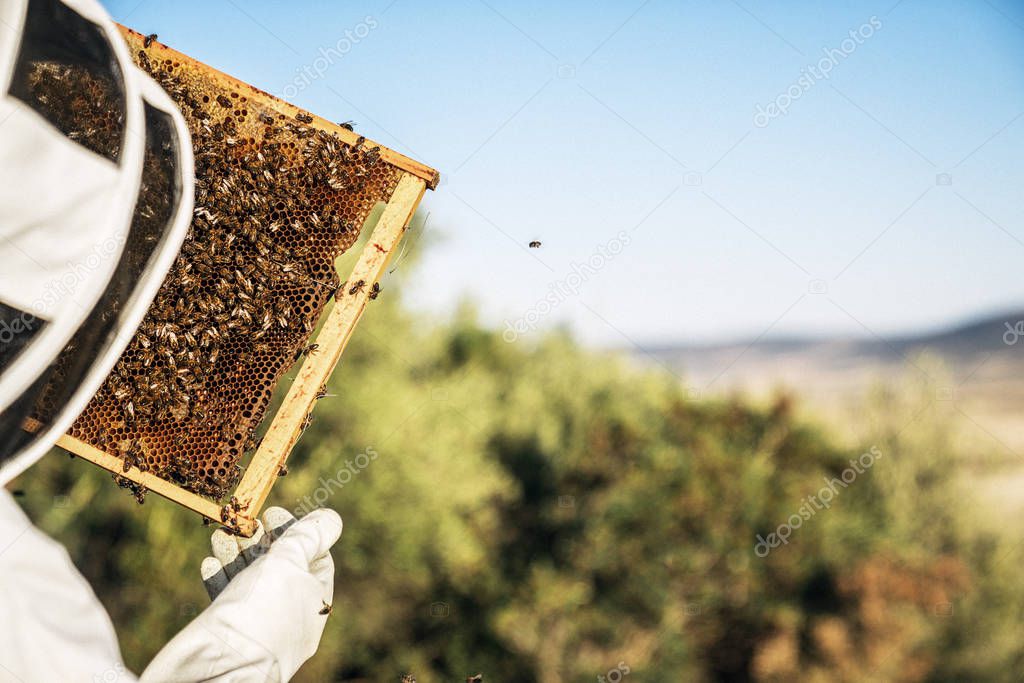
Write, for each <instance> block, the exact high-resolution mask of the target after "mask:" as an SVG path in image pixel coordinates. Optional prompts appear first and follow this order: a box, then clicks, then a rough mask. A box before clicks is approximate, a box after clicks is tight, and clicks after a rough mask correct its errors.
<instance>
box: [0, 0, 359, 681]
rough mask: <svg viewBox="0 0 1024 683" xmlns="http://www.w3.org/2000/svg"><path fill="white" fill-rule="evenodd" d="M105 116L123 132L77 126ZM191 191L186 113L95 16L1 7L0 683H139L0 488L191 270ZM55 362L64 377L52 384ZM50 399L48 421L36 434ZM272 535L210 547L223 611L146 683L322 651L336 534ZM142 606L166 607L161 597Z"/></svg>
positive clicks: (174, 643)
mask: <svg viewBox="0 0 1024 683" xmlns="http://www.w3.org/2000/svg"><path fill="white" fill-rule="evenodd" d="M55 92H59V94H57V95H55V94H54V93H55ZM75 98H77V99H75ZM71 99H75V101H77V102H78V103H79V104H78V105H76V106H78V107H79V109H78V110H75V111H76V112H78V111H81V110H89V109H90V106H89V105H94V106H92V109H93V114H88V111H87V113H86V114H82V115H79V114H78V113H75V114H73V115H72V116H71V117H70V120H69V116H68V109H67V107H64V106H63V105H61V104H60V102H58V100H63V101H69V100H71ZM82 103H85V104H82ZM95 112H99V116H101V117H102V118H103V121H104V124H103V125H104V126H108V127H110V128H112V129H113V131H114V133H113V134H111V135H109V136H107V137H104V136H101V135H97V131H98V130H99V129H98V128H96V127H95V126H94V125H93V123H90V122H88V121H84V120H82V117H84V116H86V115H93V116H96V114H95ZM111 122H113V123H111ZM105 130H106V128H104V131H105ZM144 155H150V156H149V157H146V158H153V157H155V158H157V159H159V160H160V161H161V162H165V163H163V164H156V165H154V164H146V165H144V164H143V159H144ZM151 167H152V168H151ZM146 173H153V174H160V173H163V174H164V178H163V179H164V180H167V181H169V182H170V185H171V186H173V187H174V188H175V191H174V193H173V197H168V198H167V201H166V202H164V203H165V204H166V205H167V207H166V212H165V213H160V214H159V221H157V224H158V225H157V227H158V228H161V229H159V230H158V231H157V232H156V233H155V234H153V233H152V232H146V230H149V229H150V228H149V227H146V228H145V229H143V228H138V224H139V222H137V221H135V220H134V217H135V216H136V215H142V214H145V215H146V217H147V218H150V217H151V216H153V215H157V214H154V213H152V212H150V209H149V208H148V205H147V208H146V209H145V210H144V211H143V210H140V208H139V207H140V206H141V205H142V204H143V202H142V201H141V200H140V199H139V197H140V196H141V195H140V188H142V187H144V186H145V185H146V182H145V179H146V178H147V177H148V176H146V175H145V174H146ZM192 185H193V162H192V151H191V142H190V140H189V137H188V130H187V128H186V127H185V123H184V120H183V118H182V117H181V114H180V112H178V111H177V109H176V108H175V106H174V104H173V103H172V102H171V100H170V99H169V98H168V97H167V95H166V94H165V93H164V92H163V91H162V90H161V89H160V87H159V86H158V85H156V83H154V82H153V81H152V80H151V79H149V77H148V76H146V75H145V74H143V73H142V72H141V71H139V70H138V69H137V68H135V66H134V65H133V64H132V62H131V59H130V57H129V55H128V52H127V48H126V46H125V44H124V41H123V40H122V39H121V37H120V35H119V34H118V31H117V29H116V27H115V26H114V25H113V23H112V22H111V20H110V18H109V16H107V14H106V12H104V10H103V9H102V8H101V7H100V6H99V4H98V3H97V2H96V1H95V0H0V683H5V682H7V681H15V682H19V683H37V682H38V683H75V682H77V681H82V682H114V681H132V680H135V676H134V675H133V674H132V673H131V672H129V671H128V670H127V669H126V668H125V666H124V664H123V663H122V660H121V655H120V652H119V649H118V645H117V638H116V636H115V634H114V629H113V626H112V624H111V622H110V619H109V617H108V616H107V614H106V612H105V611H104V609H103V607H102V606H101V605H100V604H99V602H98V600H97V599H96V596H95V594H94V593H93V591H92V589H91V588H90V587H89V585H88V584H87V583H86V581H85V579H84V578H83V577H82V576H81V575H80V574H79V573H78V571H77V570H76V569H75V567H74V565H73V564H72V563H71V561H70V558H69V556H68V554H67V552H66V551H65V550H64V549H63V548H62V547H61V546H60V545H59V544H57V543H56V542H55V541H53V540H51V539H49V538H47V537H46V536H45V535H44V534H43V533H42V532H40V531H39V530H38V529H36V528H35V527H34V526H33V525H32V524H31V522H30V521H29V520H28V518H27V517H26V516H25V514H24V513H23V512H22V511H21V509H20V508H19V507H18V505H17V504H16V503H15V502H14V500H13V499H12V498H11V496H10V495H9V494H8V493H7V491H6V489H5V488H4V487H5V486H6V485H7V484H8V483H9V482H10V481H11V480H12V479H13V478H14V477H16V476H18V475H19V474H21V473H22V472H24V471H25V470H26V469H28V468H29V467H31V465H32V464H34V463H35V462H37V461H38V459H39V458H41V457H42V456H43V455H44V454H45V453H46V452H47V451H48V450H49V449H50V448H51V447H52V445H53V443H54V442H55V441H56V439H57V437H58V436H59V435H60V434H63V433H64V432H65V431H66V430H67V428H68V427H69V426H70V425H71V423H72V422H73V421H74V419H75V417H76V416H77V415H78V414H79V413H80V412H81V410H82V409H83V408H84V407H85V405H86V403H87V402H88V401H89V400H90V398H91V397H92V396H93V395H94V394H95V392H96V390H97V389H98V388H99V386H100V384H101V383H102V382H103V380H104V379H105V378H106V376H107V375H108V374H109V372H110V370H111V368H112V367H113V366H114V364H115V363H116V361H117V359H118V358H119V357H120V355H121V353H122V352H123V350H124V348H125V346H126V345H127V344H128V342H129V341H130V339H131V337H132V334H133V333H134V331H135V330H136V329H137V327H138V325H139V323H140V321H141V320H142V317H143V315H144V314H145V312H146V310H147V308H148V306H149V304H150V303H151V301H152V299H153V296H154V295H155V294H156V291H157V288H158V287H159V286H160V284H161V282H162V281H163V279H164V277H165V275H166V273H167V272H168V269H169V267H170V265H171V264H172V263H173V261H174V259H175V258H176V257H177V254H178V252H179V248H180V245H181V241H182V239H183V238H184V235H185V232H186V229H187V227H188V224H189V221H190V219H191V216H192V197H193V187H192ZM155 186H156V187H163V185H155ZM137 200H138V201H137ZM150 222H153V221H150ZM126 245H127V246H126ZM129 253H130V254H131V258H126V256H127V255H128V254H129ZM58 360H60V361H61V362H63V365H61V367H62V368H63V370H64V371H65V374H53V373H52V372H51V369H52V368H54V367H56V365H57V362H58ZM52 387H55V388H54V389H53V391H54V393H53V394H52V395H51V398H52V403H53V405H54V408H53V412H52V414H49V415H45V416H42V417H40V420H39V424H40V425H41V426H39V427H38V428H37V429H35V431H29V430H26V429H23V427H24V426H25V425H26V418H28V417H30V416H34V415H37V413H36V412H35V407H36V406H37V405H40V404H39V403H38V401H39V399H40V397H41V396H43V395H44V393H45V391H46V390H47V389H49V388H52ZM28 476H31V474H29V475H28ZM262 528H266V529H268V530H269V532H268V534H266V535H262V536H261V535H259V534H258V535H257V536H254V538H253V539H251V540H245V541H242V540H239V539H236V537H233V536H229V535H228V534H227V533H226V532H224V531H217V532H214V537H213V557H210V558H207V559H206V560H205V561H204V562H203V563H202V567H201V576H202V579H203V580H204V581H205V583H206V587H207V590H208V592H209V593H210V595H211V597H213V598H214V600H213V603H212V604H211V605H210V607H209V608H207V609H206V610H205V611H204V612H202V613H201V614H200V615H199V616H197V617H196V618H195V619H194V620H193V621H192V623H191V624H189V625H188V626H187V627H186V628H185V629H184V630H183V631H182V632H181V633H180V634H178V635H177V636H176V637H175V638H174V639H172V640H171V642H170V643H168V644H167V645H166V647H164V649H163V650H162V651H161V652H160V653H159V654H158V655H157V657H156V658H155V659H154V660H153V662H151V663H150V665H149V667H147V668H146V670H145V672H143V674H142V677H141V680H144V681H159V682H161V683H164V682H171V681H285V680H288V679H289V678H291V676H292V675H293V674H294V673H295V671H296V670H297V669H298V668H299V667H300V666H301V665H302V663H303V662H304V661H306V660H307V659H308V658H309V657H310V656H312V654H313V653H314V652H315V651H316V648H317V645H318V644H319V641H320V637H321V635H322V634H323V629H324V625H325V623H326V620H327V617H328V614H329V612H330V609H329V606H330V604H331V602H332V600H333V579H334V564H333V561H332V560H331V557H330V553H329V549H330V547H331V546H332V545H333V544H334V543H335V542H336V541H337V540H338V537H339V536H340V535H341V529H342V524H341V518H340V517H338V515H337V514H336V513H334V512H332V511H329V510H317V511H315V512H313V513H311V514H309V515H307V516H306V517H304V518H302V519H301V520H295V519H294V518H293V517H292V516H291V515H289V514H288V513H287V512H285V511H284V510H281V509H280V508H271V509H270V510H267V513H266V514H265V515H264V517H263V526H262V527H261V532H260V534H262ZM146 589H147V590H149V591H150V592H151V594H152V596H153V599H154V600H159V599H161V591H160V586H159V585H148V586H146Z"/></svg>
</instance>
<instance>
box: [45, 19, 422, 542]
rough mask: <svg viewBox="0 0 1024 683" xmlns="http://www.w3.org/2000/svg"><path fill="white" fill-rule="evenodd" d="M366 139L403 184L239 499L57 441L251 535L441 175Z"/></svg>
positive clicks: (241, 86)
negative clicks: (219, 497)
mask: <svg viewBox="0 0 1024 683" xmlns="http://www.w3.org/2000/svg"><path fill="white" fill-rule="evenodd" d="M121 30H122V33H123V34H124V37H125V40H126V41H127V42H128V45H129V48H130V49H132V50H138V49H139V48H140V47H141V46H142V44H143V41H144V37H143V36H142V34H140V33H138V32H136V31H132V30H131V29H128V28H125V27H121ZM153 47H155V48H156V50H158V51H159V52H160V53H161V55H162V56H167V57H169V58H171V59H174V60H176V61H180V62H183V63H185V62H187V63H190V64H192V65H195V66H196V67H197V68H202V69H203V70H204V71H206V73H207V74H208V75H209V76H211V77H212V78H214V79H215V80H216V81H217V82H219V83H221V84H223V85H224V86H225V87H227V88H232V89H238V90H246V91H249V93H250V95H249V97H250V98H252V99H255V100H258V101H259V102H260V103H262V104H264V105H266V106H268V107H271V108H272V109H275V110H277V111H278V112H280V113H283V114H286V115H288V116H290V117H294V116H295V115H296V114H297V113H300V112H303V110H301V109H299V108H298V107H295V106H294V105H291V104H289V103H287V102H285V101H283V100H281V99H279V98H277V97H274V96H273V95H270V94H268V93H266V92H264V91H262V90H259V89H258V88H255V87H253V86H251V85H248V84H246V83H243V82H241V81H239V80H237V79H235V78H233V77H231V76H228V75H227V74H224V73H222V72H219V71H216V70H215V69H212V68H210V67H208V66H206V65H203V64H201V63H199V62H197V61H196V60H194V59H192V58H191V57H188V56H187V55H184V54H182V53H180V52H177V51H175V50H172V49H171V48H169V47H167V46H165V45H162V44H159V43H155V42H154V43H153V44H152V46H151V48H150V49H152V48H153ZM303 113H305V112H303ZM311 125H313V126H315V127H317V128H321V129H323V130H326V131H328V132H331V133H334V134H336V135H337V136H338V137H339V138H340V139H341V140H342V141H343V142H346V143H349V144H355V142H356V140H357V139H358V138H359V137H360V136H359V135H358V134H357V133H354V132H352V131H351V130H348V129H347V128H344V127H342V126H339V125H337V124H334V123H332V122H330V121H327V120H326V119H323V118H320V117H317V116H313V123H312V124H311ZM365 144H366V145H367V146H371V145H372V146H376V147H379V148H380V157H381V159H382V160H383V161H384V162H386V163H387V164H389V165H391V166H393V167H395V168H397V169H399V170H400V171H401V175H400V177H399V180H398V183H397V185H396V186H395V189H394V191H393V192H392V194H391V197H390V198H389V200H388V202H387V204H386V205H385V207H384V211H383V213H382V214H381V216H380V218H379V219H378V221H377V224H376V225H375V226H374V228H373V232H372V233H371V234H370V236H369V239H368V240H367V242H366V244H365V246H364V247H363V250H362V252H361V253H360V255H359V258H358V260H357V262H356V264H355V266H354V267H353V269H352V272H351V274H350V275H349V277H348V279H347V281H348V282H353V283H354V282H359V281H362V282H365V283H366V285H365V286H364V287H362V288H359V289H356V290H355V291H354V292H352V291H351V289H349V290H345V288H342V290H341V291H339V292H338V293H337V295H336V297H335V301H334V304H333V307H332V308H331V309H330V311H329V312H328V313H327V314H326V315H325V316H324V317H323V318H322V320H323V325H322V327H321V329H320V332H319V334H317V336H316V339H315V342H316V344H318V346H319V349H318V350H317V353H315V354H310V355H308V356H306V358H305V360H304V361H303V363H302V365H301V366H300V368H299V371H298V375H297V376H296V378H295V381H294V382H293V383H292V385H291V388H290V389H289V390H288V392H287V394H286V395H285V398H284V401H283V403H282V404H281V406H280V407H279V408H278V410H277V412H276V413H275V414H274V416H273V418H272V419H271V422H270V425H269V427H268V429H267V432H266V434H265V435H264V437H263V440H262V442H261V443H260V445H259V447H258V448H257V449H256V452H255V453H254V454H253V456H252V458H251V460H250V462H249V464H248V467H247V468H246V470H245V473H244V474H243V475H242V478H241V480H240V481H239V483H238V485H237V486H236V488H235V491H234V499H235V505H231V506H224V507H222V506H221V505H220V504H218V503H217V502H215V501H213V500H210V499H208V498H204V497H203V496H200V495H197V494H195V493H193V492H191V491H188V490H186V489H184V488H181V487H180V486H177V485H176V484H174V483H173V482H170V481H167V480H165V479H161V478H159V477H157V476H155V475H153V474H151V473H148V472H143V471H141V470H140V469H138V468H137V467H135V466H132V467H130V468H128V469H127V470H125V469H124V464H125V463H124V461H123V460H122V459H121V458H119V457H116V456H113V455H110V454H108V453H106V452H104V451H102V450H100V449H98V448H96V447H94V446H92V445H90V444H88V443H85V442H84V441H81V440H79V439H76V438H74V437H72V436H69V435H64V436H63V437H61V438H60V440H58V441H57V445H58V446H60V447H61V448H63V449H64V450H66V451H68V452H70V453H73V454H74V455H77V456H79V457H81V458H83V459H84V460H88V461H89V462H91V463H93V464H95V465H98V466H99V467H102V468H103V469H106V470H109V471H110V472H114V473H115V474H117V475H119V476H122V477H124V478H125V479H128V480H129V481H132V482H133V483H135V484H138V485H140V486H144V487H146V489H148V490H149V491H152V492H153V493H156V494H158V495H160V496H162V497H164V498H167V499H169V500H171V501H174V502H175V503H178V504H179V505H182V506H184V507H186V508H188V509H190V510H194V511H195V512H198V513H199V514H201V515H203V516H204V517H206V518H208V519H210V520H212V521H214V522H218V523H220V524H223V525H225V526H227V527H229V528H231V529H233V530H234V531H236V532H238V533H240V534H242V535H244V536H251V535H252V534H253V533H254V532H255V531H256V519H257V517H258V515H259V513H260V510H261V508H262V507H263V504H264V503H265V502H266V500H267V497H268V496H269V495H270V490H271V488H272V487H273V485H274V482H275V481H276V480H277V478H278V476H279V475H280V473H281V471H282V468H283V467H284V465H285V462H286V461H287V459H288V456H289V454H290V453H291V451H292V448H293V447H294V446H295V444H296V442H297V441H298V439H299V436H300V435H301V434H302V430H303V426H304V424H305V423H306V419H307V418H308V416H309V414H310V413H311V412H312V410H313V408H314V404H315V403H316V400H317V392H318V391H319V390H320V388H321V387H322V386H324V384H326V383H327V381H328V379H329V378H330V376H331V373H333V372H334V368H335V366H336V365H337V364H338V360H339V359H340V357H341V354H342V352H343V351H344V350H345V346H346V345H347V344H348V341H349V339H351V337H352V333H353V331H354V330H355V327H356V324H357V323H358V322H359V319H360V317H361V316H362V314H363V311H364V310H365V308H366V305H367V302H368V301H369V300H370V294H371V291H372V285H373V284H374V283H376V282H377V281H378V280H379V279H380V277H381V276H382V275H383V273H384V269H385V268H386V267H387V264H388V262H389V261H390V260H391V258H392V256H393V255H394V254H395V252H396V251H397V248H398V245H399V244H400V242H401V240H402V236H403V235H404V234H405V231H406V229H407V228H408V225H409V221H411V220H412V216H413V214H414V213H415V211H416V207H417V206H418V205H419V202H420V200H421V199H422V197H423V194H424V192H425V191H426V190H427V189H434V188H435V187H436V186H437V184H438V181H439V179H440V174H439V173H438V172H437V171H436V170H434V169H432V168H430V167H428V166H425V165H424V164H421V163H420V162H418V161H415V160H413V159H410V158H408V157H406V156H403V155H402V154H399V153H398V152H395V151H393V150H390V149H388V148H386V147H384V146H382V145H378V144H377V143H374V142H371V141H369V140H367V141H366V143H365ZM350 292H351V293H350ZM26 428H28V429H34V428H38V424H27V425H26Z"/></svg>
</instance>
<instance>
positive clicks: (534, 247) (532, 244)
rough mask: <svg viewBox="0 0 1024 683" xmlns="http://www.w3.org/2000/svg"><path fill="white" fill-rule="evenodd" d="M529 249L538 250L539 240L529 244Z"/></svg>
mask: <svg viewBox="0 0 1024 683" xmlns="http://www.w3.org/2000/svg"><path fill="white" fill-rule="evenodd" d="M530 249H540V240H533V241H532V242H530Z"/></svg>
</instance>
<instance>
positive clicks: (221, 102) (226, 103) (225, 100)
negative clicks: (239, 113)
mask: <svg viewBox="0 0 1024 683" xmlns="http://www.w3.org/2000/svg"><path fill="white" fill-rule="evenodd" d="M217 104H219V105H220V106H222V107H224V108H225V109H230V108H231V100H229V99H228V98H227V97H224V96H223V95H217Z"/></svg>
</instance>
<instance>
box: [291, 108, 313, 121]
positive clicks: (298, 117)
mask: <svg viewBox="0 0 1024 683" xmlns="http://www.w3.org/2000/svg"><path fill="white" fill-rule="evenodd" d="M295 119H296V120H297V121H298V122H299V123H313V117H312V116H310V115H309V114H306V113H304V112H301V111H300V112H299V113H298V114H296V115H295Z"/></svg>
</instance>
